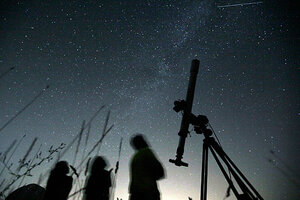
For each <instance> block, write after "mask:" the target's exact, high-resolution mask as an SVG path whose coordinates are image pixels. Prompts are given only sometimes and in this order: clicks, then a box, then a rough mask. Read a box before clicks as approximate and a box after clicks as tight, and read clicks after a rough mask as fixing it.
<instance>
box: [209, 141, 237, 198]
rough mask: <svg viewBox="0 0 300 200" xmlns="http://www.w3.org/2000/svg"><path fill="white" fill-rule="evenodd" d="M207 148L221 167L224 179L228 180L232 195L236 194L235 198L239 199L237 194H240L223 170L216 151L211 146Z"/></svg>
mask: <svg viewBox="0 0 300 200" xmlns="http://www.w3.org/2000/svg"><path fill="white" fill-rule="evenodd" d="M209 149H210V151H211V153H212V155H213V156H214V159H215V160H216V162H217V164H218V166H219V168H220V169H221V171H222V173H223V175H224V177H225V179H226V181H227V182H228V184H229V186H230V189H231V190H232V191H233V193H234V195H235V196H236V198H237V199H239V196H240V195H239V193H238V191H237V189H236V188H235V187H234V185H233V183H232V181H231V179H230V178H229V176H228V174H227V172H226V171H225V169H224V167H223V165H222V164H221V162H220V160H219V158H218V156H217V154H216V152H215V151H214V149H213V147H211V146H209Z"/></svg>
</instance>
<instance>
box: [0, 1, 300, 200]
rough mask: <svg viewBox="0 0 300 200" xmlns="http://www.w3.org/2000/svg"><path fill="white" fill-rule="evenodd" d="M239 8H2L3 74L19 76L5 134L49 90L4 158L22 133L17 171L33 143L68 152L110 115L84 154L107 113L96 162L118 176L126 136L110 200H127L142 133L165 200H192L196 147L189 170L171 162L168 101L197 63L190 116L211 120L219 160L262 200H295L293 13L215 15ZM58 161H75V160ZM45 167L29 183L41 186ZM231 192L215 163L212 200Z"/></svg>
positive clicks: (14, 4)
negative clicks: (86, 125)
mask: <svg viewBox="0 0 300 200" xmlns="http://www.w3.org/2000/svg"><path fill="white" fill-rule="evenodd" d="M235 3H243V1H237V0H230V1H221V0H220V1H210V0H204V1H200V0H199V1H190V0H188V1H151V0H147V1H146V0H145V1H100V0H93V1H92V0H86V1H81V0H78V1H61V0H45V1H37V0H36V1H18V0H15V1H8V0H6V1H5V0H4V1H1V3H0V6H1V8H0V13H1V15H0V66H1V67H0V72H1V74H2V73H4V72H5V71H7V70H8V69H9V68H11V67H15V68H14V70H12V71H11V72H9V73H7V74H6V75H5V76H3V77H2V78H1V79H0V92H1V97H0V108H1V109H0V126H2V125H4V124H5V123H6V122H7V121H8V120H9V119H10V118H11V117H13V116H14V115H15V114H16V113H17V112H18V111H20V110H21V109H22V108H23V107H24V106H25V105H26V104H27V103H28V102H29V101H30V100H32V99H33V97H34V96H35V95H36V94H37V93H39V92H40V91H41V90H42V89H43V88H44V87H45V86H46V85H48V84H49V85H50V88H49V89H48V90H46V91H45V92H44V93H43V95H42V96H41V97H40V98H38V99H37V100H36V101H35V102H34V103H33V104H32V105H31V106H30V107H28V109H26V110H25V111H24V112H23V113H22V114H21V115H19V116H18V117H17V118H16V119H15V120H14V121H13V122H12V123H11V124H9V125H8V126H7V127H6V128H5V129H3V130H2V131H1V132H0V137H1V140H0V152H4V151H5V149H7V147H8V146H9V144H10V143H11V142H12V141H13V140H14V139H18V140H19V139H20V138H21V137H22V136H23V135H24V134H26V137H25V138H24V140H23V142H22V145H21V146H20V147H19V149H18V150H17V152H16V154H15V155H14V157H13V160H14V161H15V162H17V160H18V159H20V158H22V156H23V155H24V151H26V150H27V149H28V146H29V145H30V143H31V142H32V140H33V138H34V137H38V138H39V140H38V143H39V144H42V145H43V147H42V148H43V150H45V151H47V149H48V148H49V147H50V146H51V145H54V146H57V145H59V144H60V143H61V142H65V143H69V142H70V141H71V140H72V138H74V136H75V135H76V134H77V133H78V131H79V130H80V127H81V123H82V120H88V119H89V118H90V117H91V116H92V115H93V113H94V112H95V111H96V110H97V109H98V108H99V107H100V106H101V105H105V109H104V110H103V111H101V113H100V114H99V116H98V117H97V118H96V119H95V121H94V122H93V123H92V127H91V135H90V140H89V145H88V148H91V147H92V145H93V144H94V143H95V142H96V141H97V140H98V139H99V137H100V134H101V131H102V127H103V124H104V121H105V116H106V113H107V112H108V111H109V110H110V111H111V118H110V121H109V125H111V124H114V128H113V129H112V131H111V132H110V133H109V135H108V136H107V137H106V138H105V140H104V143H103V145H102V146H101V153H102V155H105V156H106V158H107V160H108V161H109V167H114V166H115V162H116V160H117V155H118V148H119V141H120V138H121V137H123V148H122V154H121V160H120V170H119V174H118V180H117V188H116V195H115V197H121V198H123V199H127V197H128V184H129V177H128V176H129V175H128V174H129V173H128V164H129V160H130V157H131V155H132V154H133V150H132V149H131V147H130V145H129V138H130V136H131V135H132V134H134V133H137V132H140V133H143V134H145V135H146V136H147V138H148V140H149V142H150V143H151V146H152V148H153V149H154V150H155V152H156V154H157V155H158V157H159V159H160V160H161V161H162V163H163V164H164V167H165V169H166V173H167V178H166V179H164V180H162V181H159V186H160V190H161V194H162V199H163V200H179V199H187V197H188V196H190V197H192V198H193V199H199V193H200V170H201V155H202V154H201V153H202V140H203V136H202V135H196V134H194V133H193V132H192V133H191V138H190V137H188V138H187V141H186V148H185V154H184V159H183V160H184V161H186V162H188V163H189V165H190V166H189V167H188V168H183V167H181V168H178V167H176V166H174V165H173V164H170V163H169V162H168V160H169V159H170V158H174V156H175V152H176V148H177V144H178V139H179V137H178V135H177V133H178V130H179V127H180V122H181V115H180V114H177V113H175V112H174V111H173V110H172V107H173V101H174V100H176V99H183V98H185V94H186V89H187V85H188V77H189V69H190V64H191V61H192V59H195V58H197V59H199V60H200V70H199V74H198V80H197V85H196V91H195V98H194V106H193V113H195V114H203V115H207V116H208V118H209V120H210V123H211V124H212V126H213V128H214V130H215V131H216V133H217V135H218V137H219V139H220V140H221V144H222V146H223V148H224V150H225V152H227V154H228V155H229V156H230V157H231V158H232V159H233V161H234V162H235V163H236V164H237V166H238V167H239V168H240V169H241V171H242V172H243V173H244V174H245V175H246V177H248V178H249V180H250V182H251V183H252V184H253V185H254V186H255V187H256V188H257V190H258V191H259V192H260V194H261V195H262V196H263V197H264V198H265V199H274V200H282V199H287V200H291V199H298V198H299V195H300V193H299V191H300V190H299V185H300V184H299V182H300V181H299V178H297V176H298V177H299V173H298V172H297V173H298V175H297V174H295V172H292V171H291V169H292V170H293V171H299V166H300V161H299V158H298V156H299V153H300V151H299V150H300V146H299V139H300V138H299V134H297V133H298V129H299V107H300V106H299V89H298V88H299V84H298V83H299V74H298V73H299V64H300V59H299V53H300V51H299V50H300V42H299V41H300V40H299V39H300V35H299V33H300V32H299V25H298V24H299V12H298V10H297V8H296V7H295V4H293V3H290V2H288V1H276V3H274V2H271V1H263V3H260V4H256V5H248V6H236V7H228V8H219V7H218V6H221V5H228V4H235ZM73 148H74V147H73ZM270 150H272V151H274V152H275V155H276V156H274V155H272V154H271V153H270ZM80 151H81V152H80V153H82V151H83V150H82V149H80ZM210 158H211V157H210ZM63 159H64V160H68V161H69V162H72V160H73V154H72V153H69V154H67V155H66V156H64V158H63ZM268 159H271V161H268ZM0 165H1V169H2V167H3V165H2V164H0ZM51 165H52V164H51V163H47V164H45V165H43V166H41V167H39V168H37V169H36V170H35V171H34V172H33V175H34V176H33V177H31V178H27V179H26V181H25V182H24V183H31V182H37V179H38V176H39V174H40V173H41V172H45V170H46V169H47V168H49V167H50V166H51ZM2 176H3V177H0V179H1V180H0V181H2V179H3V178H7V177H8V176H9V175H8V173H7V172H5V173H4V174H3V175H2ZM291 180H292V181H291ZM42 185H43V186H44V185H45V181H44V182H43V184H42ZM226 188H227V184H226V182H225V180H224V178H223V176H222V174H221V173H220V170H219V169H218V167H217V166H216V164H215V162H213V160H212V158H211V159H210V163H209V180H208V199H210V200H212V199H223V197H224V195H225V192H226ZM228 199H235V198H233V194H232V195H231V197H230V198H228Z"/></svg>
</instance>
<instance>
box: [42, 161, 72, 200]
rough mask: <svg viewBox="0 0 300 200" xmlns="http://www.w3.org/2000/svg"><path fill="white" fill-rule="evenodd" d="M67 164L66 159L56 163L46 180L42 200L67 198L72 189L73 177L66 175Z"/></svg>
mask: <svg viewBox="0 0 300 200" xmlns="http://www.w3.org/2000/svg"><path fill="white" fill-rule="evenodd" d="M68 173H69V165H68V163H67V162H66V161H59V162H58V163H56V165H55V167H54V169H53V170H52V171H51V173H50V176H49V178H48V181H47V186H46V191H45V196H44V200H53V199H55V200H67V199H68V196H69V193H70V191H71V189H72V182H73V179H72V177H71V176H67V174H68Z"/></svg>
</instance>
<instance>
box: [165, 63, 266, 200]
mask: <svg viewBox="0 0 300 200" xmlns="http://www.w3.org/2000/svg"><path fill="white" fill-rule="evenodd" d="M198 71H199V60H193V61H192V66H191V70H190V78H189V85H188V90H187V93H186V99H185V100H177V101H175V102H174V107H173V110H174V111H175V112H180V111H181V112H182V113H183V116H182V120H181V125H180V129H179V132H178V135H179V143H178V147H177V150H176V157H175V159H170V160H169V162H171V163H174V164H175V165H176V166H179V167H181V166H184V167H188V163H186V162H184V161H182V158H183V153H184V146H185V140H186V137H187V135H188V134H189V126H190V125H192V126H194V131H195V132H196V133H197V134H203V135H204V140H203V150H202V171H201V193H200V200H206V199H207V177H208V151H209V150H210V152H211V154H212V155H213V158H214V159H215V161H216V163H217V165H218V167H219V168H220V170H221V171H222V173H223V175H224V177H225V179H226V181H227V183H228V185H229V187H228V188H229V190H228V191H230V190H232V191H233V193H234V195H235V196H236V198H237V200H263V198H262V196H261V195H260V194H259V193H258V192H257V190H256V189H255V188H254V187H253V185H251V183H250V182H249V181H248V180H247V178H246V177H245V176H244V175H243V173H242V172H241V171H240V170H239V169H238V167H237V166H236V165H235V163H234V162H233V161H232V160H231V159H230V158H229V156H228V155H227V154H226V153H225V151H224V150H223V148H222V147H221V145H220V142H219V141H218V143H217V142H216V140H215V139H214V138H213V137H212V133H213V131H212V130H211V129H209V128H208V126H210V125H209V120H208V118H207V117H206V116H204V115H198V116H196V115H194V114H193V113H192V106H193V100H194V93H195V86H196V80H197V74H198ZM222 161H223V162H222ZM226 168H227V170H228V171H226ZM232 179H234V180H232ZM236 185H237V186H238V187H239V189H238V188H237V187H236Z"/></svg>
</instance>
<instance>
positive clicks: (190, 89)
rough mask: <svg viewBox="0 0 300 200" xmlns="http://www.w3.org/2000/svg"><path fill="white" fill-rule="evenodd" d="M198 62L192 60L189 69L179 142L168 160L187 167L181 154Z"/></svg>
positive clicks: (187, 125)
mask: <svg viewBox="0 0 300 200" xmlns="http://www.w3.org/2000/svg"><path fill="white" fill-rule="evenodd" d="M199 63H200V62H199V60H197V59H195V60H193V61H192V65H191V70H190V78H189V86H188V90H187V93H186V100H185V101H186V106H185V108H184V111H183V117H182V120H181V125H180V130H179V133H178V135H179V137H180V138H179V143H178V147H177V151H176V159H175V160H172V159H170V160H169V161H170V162H171V163H174V164H175V165H176V166H185V167H188V164H187V163H185V162H183V161H182V160H181V159H182V156H183V153H184V145H185V139H186V137H187V134H188V130H189V125H190V120H189V115H190V114H191V111H192V106H193V100H194V93H195V86H196V80H197V75H198V71H199Z"/></svg>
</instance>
